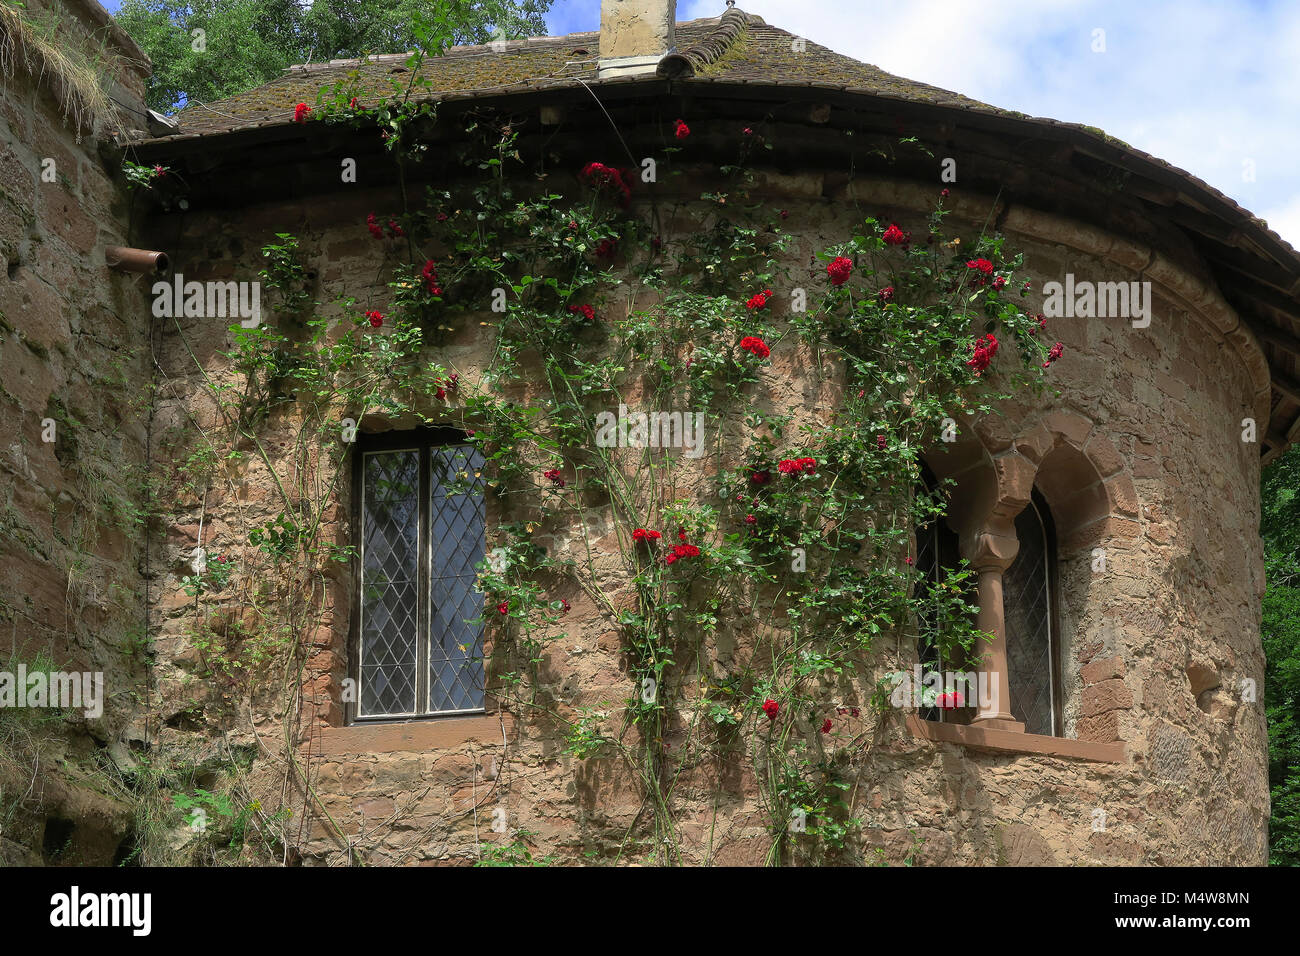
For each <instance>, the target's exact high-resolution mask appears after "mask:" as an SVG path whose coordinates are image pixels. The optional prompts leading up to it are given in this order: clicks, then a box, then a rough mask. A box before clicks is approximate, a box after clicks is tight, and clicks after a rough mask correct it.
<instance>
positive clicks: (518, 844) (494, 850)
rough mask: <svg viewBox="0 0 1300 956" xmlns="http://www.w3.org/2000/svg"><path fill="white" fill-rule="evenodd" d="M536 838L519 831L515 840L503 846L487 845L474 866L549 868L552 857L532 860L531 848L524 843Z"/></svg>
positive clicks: (553, 860)
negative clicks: (530, 838)
mask: <svg viewBox="0 0 1300 956" xmlns="http://www.w3.org/2000/svg"><path fill="white" fill-rule="evenodd" d="M533 836H536V834H535V833H533V832H532V831H531V830H520V831H518V832H517V833H516V834H515V839H514V840H512V841H511V842H509V843H505V844H500V845H498V844H495V843H490V844H487V845H486V846H485V847H484V848H483V851H482V855H481V856H480V857H479V858H478V859H477V860H476V861H475V862H474V865H475V866H551V865H552V864H553V863H554V862H555V857H554V856H545V857H542V858H541V859H540V860H538V859H534V858H533V850H532V847H531V846H530V845H529V844H528V843H527V842H526V841H527V840H528V838H529V837H533Z"/></svg>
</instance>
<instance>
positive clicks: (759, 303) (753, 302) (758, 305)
mask: <svg viewBox="0 0 1300 956" xmlns="http://www.w3.org/2000/svg"><path fill="white" fill-rule="evenodd" d="M771 297H772V290H771V289H764V290H763V291H762V292H758V293H755V294H754V295H753V296H751V297H750V299H749V301H748V302H746V303H745V308H747V309H749V310H750V311H751V312H752V311H754V310H755V309H763V308H766V307H767V300H768V299H770V298H771Z"/></svg>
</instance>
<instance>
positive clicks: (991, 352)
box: [966, 332, 998, 375]
mask: <svg viewBox="0 0 1300 956" xmlns="http://www.w3.org/2000/svg"><path fill="white" fill-rule="evenodd" d="M997 354H998V340H997V339H996V338H994V337H993V333H992V332H990V333H989V334H988V335H984V336H981V337H980V338H977V339H976V340H975V352H974V354H973V355H972V356H971V357H970V358H969V359H968V360H967V362H966V364H967V365H968V366H970V367H971V368H973V369H974V370H975V374H976V375H978V374H979V373H980V372H982V371H984V370H985V369H986V368H988V367H989V363H990V362H992V361H993V356H995V355H997Z"/></svg>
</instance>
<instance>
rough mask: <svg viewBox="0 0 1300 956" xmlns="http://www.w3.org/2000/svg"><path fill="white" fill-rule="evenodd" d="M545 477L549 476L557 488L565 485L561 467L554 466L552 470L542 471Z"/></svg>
mask: <svg viewBox="0 0 1300 956" xmlns="http://www.w3.org/2000/svg"><path fill="white" fill-rule="evenodd" d="M542 477H543V478H549V479H550V480H551V482H552V483H553V484H554V485H555V486H556V487H557V488H563V487H564V484H565V482H564V479H563V478H561V477H560V469H558V468H552V469H551V470H550V471H544V472H542Z"/></svg>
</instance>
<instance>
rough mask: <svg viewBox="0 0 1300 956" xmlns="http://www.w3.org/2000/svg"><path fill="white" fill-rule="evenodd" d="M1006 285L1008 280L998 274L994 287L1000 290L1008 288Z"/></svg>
mask: <svg viewBox="0 0 1300 956" xmlns="http://www.w3.org/2000/svg"><path fill="white" fill-rule="evenodd" d="M1006 285H1007V280H1006V279H1005V278H1003V277H1002V276H998V277H997V278H996V279H994V280H993V288H995V289H998V290H1001V289H1004V288H1006Z"/></svg>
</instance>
